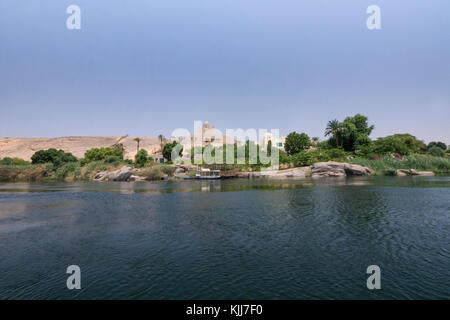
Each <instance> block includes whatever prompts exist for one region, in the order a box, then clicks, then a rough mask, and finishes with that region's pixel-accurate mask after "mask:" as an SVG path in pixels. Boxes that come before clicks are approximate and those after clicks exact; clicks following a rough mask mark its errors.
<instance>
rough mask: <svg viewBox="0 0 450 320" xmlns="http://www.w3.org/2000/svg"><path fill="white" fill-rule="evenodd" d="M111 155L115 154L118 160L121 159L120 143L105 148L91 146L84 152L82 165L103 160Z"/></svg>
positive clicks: (121, 149)
mask: <svg viewBox="0 0 450 320" xmlns="http://www.w3.org/2000/svg"><path fill="white" fill-rule="evenodd" d="M111 156H116V157H118V158H119V159H120V160H123V148H122V147H121V146H120V145H118V146H114V147H107V148H92V149H89V150H87V151H86V152H85V153H84V158H83V159H82V161H81V162H82V165H84V164H86V163H89V162H92V161H101V160H105V159H106V158H108V157H111Z"/></svg>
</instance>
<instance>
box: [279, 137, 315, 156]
mask: <svg viewBox="0 0 450 320" xmlns="http://www.w3.org/2000/svg"><path fill="white" fill-rule="evenodd" d="M310 146H311V140H310V139H309V137H308V135H307V134H306V133H297V132H295V131H294V132H291V133H289V134H288V136H287V137H286V142H285V145H284V150H286V152H287V154H288V155H290V156H292V155H294V154H297V153H299V152H301V151H303V150H306V149H308V148H309V147H310Z"/></svg>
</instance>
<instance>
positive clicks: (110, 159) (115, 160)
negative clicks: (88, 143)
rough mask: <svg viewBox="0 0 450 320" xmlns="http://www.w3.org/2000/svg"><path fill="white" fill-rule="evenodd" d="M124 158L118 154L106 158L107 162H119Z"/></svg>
mask: <svg viewBox="0 0 450 320" xmlns="http://www.w3.org/2000/svg"><path fill="white" fill-rule="evenodd" d="M121 160H122V159H121V158H120V157H118V156H109V157H107V158H106V159H105V163H114V164H118V163H119V162H120V161H121Z"/></svg>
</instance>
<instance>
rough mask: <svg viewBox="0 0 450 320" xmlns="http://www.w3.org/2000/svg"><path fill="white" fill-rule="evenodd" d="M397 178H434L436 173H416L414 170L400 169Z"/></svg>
mask: <svg viewBox="0 0 450 320" xmlns="http://www.w3.org/2000/svg"><path fill="white" fill-rule="evenodd" d="M397 176H399V177H405V176H434V173H433V172H431V171H416V170H414V169H399V170H397Z"/></svg>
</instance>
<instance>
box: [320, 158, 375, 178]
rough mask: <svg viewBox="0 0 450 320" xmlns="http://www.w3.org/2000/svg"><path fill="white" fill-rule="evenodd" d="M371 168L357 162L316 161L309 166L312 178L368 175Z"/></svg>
mask: <svg viewBox="0 0 450 320" xmlns="http://www.w3.org/2000/svg"><path fill="white" fill-rule="evenodd" d="M371 174H372V170H371V169H369V168H367V167H364V166H360V165H358V164H350V163H340V162H333V161H328V162H318V163H315V164H313V165H312V167H311V177H312V178H323V177H347V176H369V175H371Z"/></svg>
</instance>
